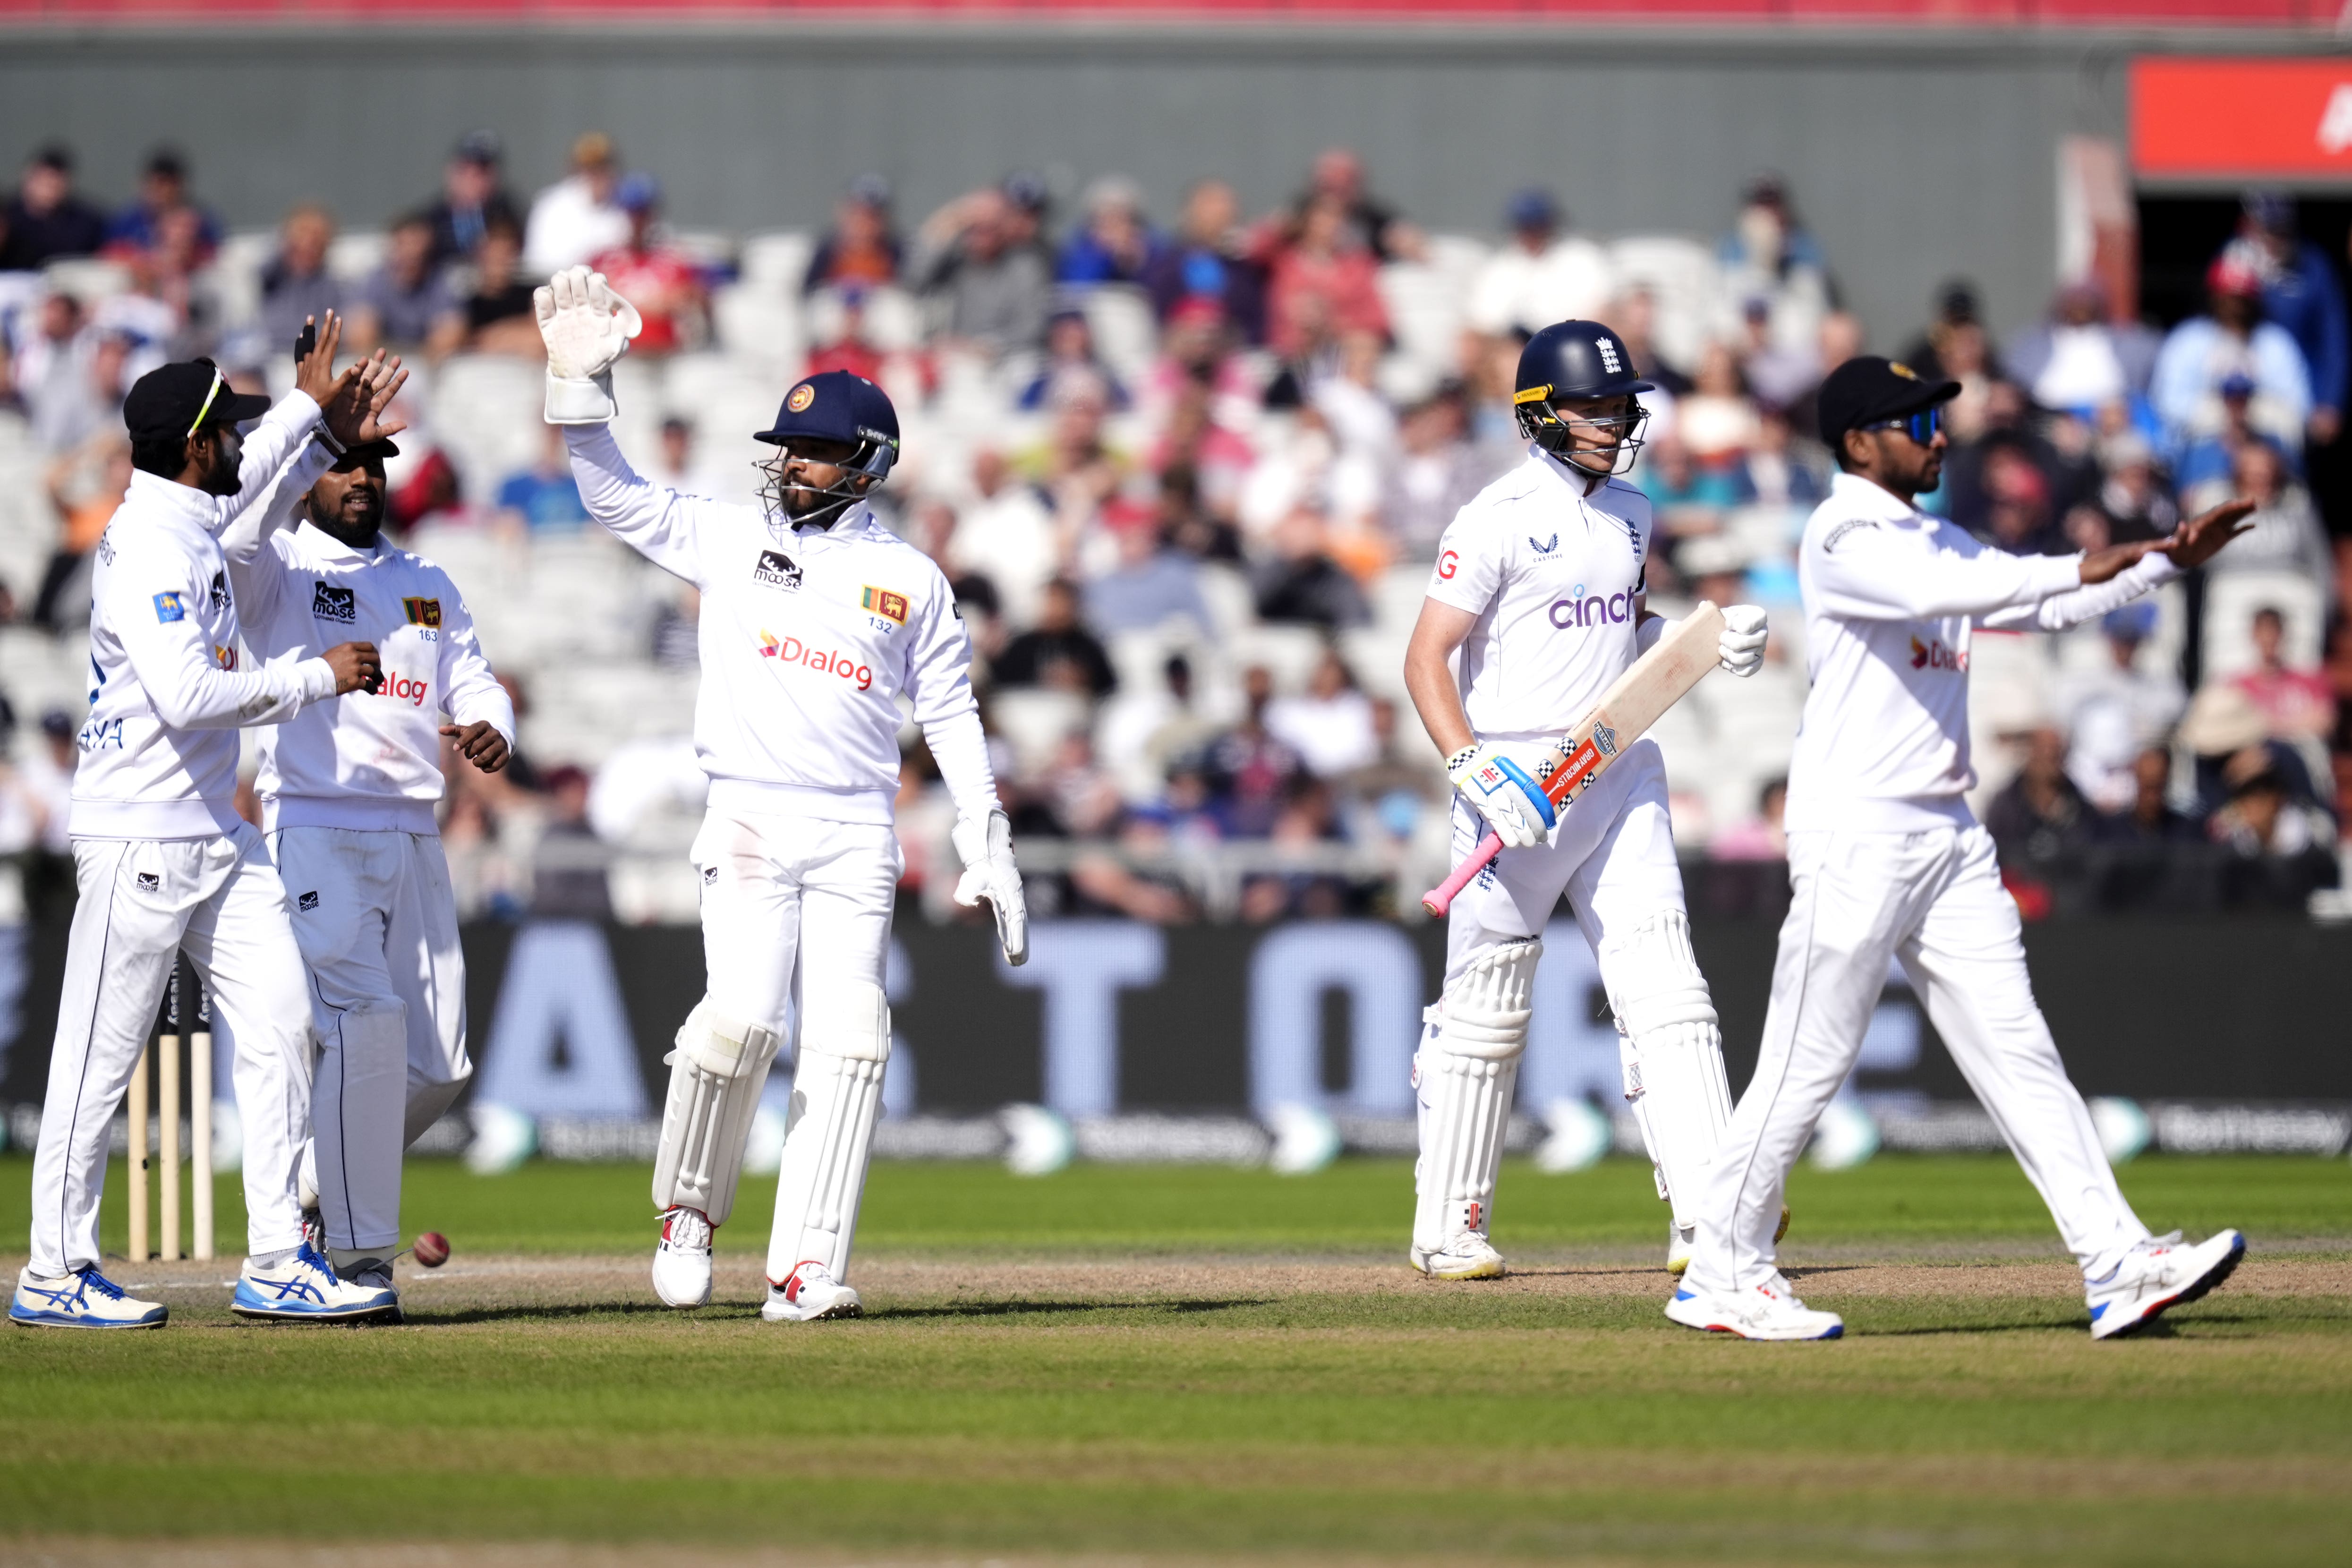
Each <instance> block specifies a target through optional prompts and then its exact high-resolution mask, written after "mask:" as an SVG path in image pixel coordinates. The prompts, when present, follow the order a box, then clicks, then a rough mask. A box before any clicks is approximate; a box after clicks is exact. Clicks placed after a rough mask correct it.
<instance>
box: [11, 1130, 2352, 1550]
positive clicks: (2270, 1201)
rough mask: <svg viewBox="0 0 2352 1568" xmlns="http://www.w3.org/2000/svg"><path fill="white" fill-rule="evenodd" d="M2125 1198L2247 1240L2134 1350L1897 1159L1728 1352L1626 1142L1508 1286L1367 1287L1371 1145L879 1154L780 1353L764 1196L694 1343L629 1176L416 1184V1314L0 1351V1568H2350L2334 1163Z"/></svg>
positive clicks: (1547, 1219)
mask: <svg viewBox="0 0 2352 1568" xmlns="http://www.w3.org/2000/svg"><path fill="white" fill-rule="evenodd" d="M23 1176H24V1172H23V1169H22V1162H19V1161H15V1160H9V1161H0V1183H5V1187H0V1192H5V1204H6V1205H16V1206H17V1212H18V1213H21V1204H22V1201H23V1199H22V1193H23ZM2125 1182H2126V1189H2127V1191H2129V1192H2130V1194H2131V1195H2132V1197H2133V1199H2134V1202H2135V1203H2136V1204H2137V1205H2138V1206H2139V1207H2140V1208H2141V1210H2142V1212H2143V1214H2144V1215H2145V1217H2147V1218H2148V1219H2149V1220H2150V1221H2151V1222H2152V1223H2154V1224H2157V1225H2159V1226H2169V1225H2171V1224H2173V1223H2181V1224H2184V1225H2186V1226H2188V1227H2189V1229H2190V1231H2191V1233H2192V1234H2201V1233H2202V1231H2204V1230H2205V1229H2208V1228H2210V1226H2212V1225H2214V1224H2218V1223H2226V1219H2225V1218H2224V1217H2221V1211H2224V1210H2227V1211H2229V1212H2231V1213H2233V1214H2237V1215H2242V1216H2243V1217H2242V1218H2241V1219H2240V1220H2239V1223H2241V1224H2243V1225H2244V1226H2246V1228H2247V1229H2248V1230H2249V1231H2250V1232H2251V1233H2252V1235H2253V1237H2254V1250H2253V1253H2252V1256H2251V1257H2250V1258H2249V1259H2248V1261H2247V1263H2246V1265H2245V1266H2244V1267H2243V1268H2242V1269H2241V1270H2240V1271H2239V1273H2238V1275H2237V1276H2236V1277H2235V1278H2234V1279H2232V1280H2231V1282H2230V1284H2229V1285H2228V1286H2227V1287H2226V1288H2225V1289H2223V1290H2222V1291H2221V1292H2219V1293H2217V1294H2216V1295H2214V1296H2213V1297H2211V1298H2210V1299H2209V1300H2206V1301H2204V1302H2202V1303H2200V1304H2198V1305H2197V1306H2195V1307H2193V1308H2189V1309H2185V1310H2182V1311H2181V1312H2180V1313H2179V1314H2178V1316H2177V1317H2176V1318H2174V1319H2171V1320H2168V1321H2167V1323H2166V1324H2164V1325H2163V1326H2161V1327H2159V1328H2158V1330H2157V1331H2154V1332H2153V1333H2151V1334H2150V1335H2148V1336H2146V1337H2142V1338H2139V1339H2137V1340H2133V1341H2127V1342H2116V1343H2110V1344H2103V1345H2095V1344H2093V1343H2092V1342H2091V1341H2090V1338H2089V1335H2088V1333H2087V1332H2086V1331H2085V1329H2084V1310H2083V1304H2082V1300H2081V1295H2080V1291H2079V1287H2078V1285H2077V1282H2076V1280H2075V1278H2074V1272H2073V1270H2072V1268H2070V1267H2069V1265H2068V1264H2067V1263H2066V1262H2065V1261H2064V1260H2063V1258H2059V1257H2057V1256H2056V1247H2055V1243H2054V1241H2053V1239H2051V1238H2050V1237H2049V1236H2048V1234H2047V1221H2046V1219H2044V1218H2042V1216H2041V1215H2040V1214H2039V1212H2038V1205H2037V1204H2036V1203H2035V1202H2034V1201H2033V1199H2032V1192H2031V1189H2030V1188H2027V1187H2025V1184H2024V1183H2023V1182H2022V1180H2021V1178H2020V1177H2019V1176H2018V1174H2017V1172H2016V1169H2015V1167H2014V1165H2013V1164H2011V1163H2008V1162H2006V1161H2003V1160H1991V1159H1956V1160H1934V1161H1929V1160H1916V1161H1904V1160H1892V1159H1888V1160H1881V1161H1879V1162H1876V1163H1874V1164H1873V1165H1871V1166H1868V1167H1865V1168H1864V1169H1863V1170H1860V1171H1854V1172H1848V1173H1839V1174H1836V1175H1826V1174H1821V1173H1811V1172H1808V1173H1804V1174H1803V1176H1802V1178H1801V1180H1800V1181H1799V1182H1798V1183H1797V1184H1796V1185H1795V1187H1794V1189H1793V1190H1792V1194H1791V1196H1792V1203H1793V1204H1794V1205H1795V1207H1796V1210H1797V1215H1798V1219H1797V1226H1796V1228H1795V1229H1794V1230H1792V1232H1791V1234H1790V1240H1789V1243H1788V1245H1787V1247H1786V1248H1785V1249H1784V1250H1785V1253H1786V1257H1787V1261H1788V1263H1789V1265H1790V1273H1791V1274H1792V1276H1794V1277H1795V1278H1796V1280H1797V1284H1798V1288H1799V1289H1800V1290H1801V1291H1802V1292H1803V1293H1804V1294H1805V1296H1806V1297H1807V1299H1808V1300H1811V1301H1812V1302H1813V1303H1815V1304H1816V1305H1821V1306H1825V1307H1830V1308H1832V1309H1834V1310H1839V1311H1841V1312H1843V1313H1844V1314H1845V1315H1846V1317H1847V1321H1848V1323H1849V1325H1850V1331H1849V1337H1848V1338H1847V1339H1845V1340H1844V1341H1843V1342H1837V1343H1832V1344H1813V1345H1750V1344H1744V1343H1738V1342H1729V1341H1725V1340H1721V1339H1717V1338H1712V1337H1709V1336H1705V1335H1699V1334H1694V1333H1690V1332H1688V1331H1684V1330H1679V1329H1675V1328H1674V1327H1673V1326H1671V1325H1669V1324H1667V1323H1666V1322H1665V1321H1664V1319H1663V1318H1661V1317H1660V1316H1659V1308H1660V1306H1661V1305H1662V1303H1663V1301H1664V1297H1665V1293H1666V1289H1667V1280H1666V1277H1665V1275H1664V1271H1663V1269H1662V1268H1660V1267H1659V1261H1660V1259H1659V1255H1660V1254H1661V1253H1662V1252H1663V1239H1664V1238H1663V1235H1662V1234H1659V1235H1656V1236H1655V1237H1653V1235H1652V1233H1653V1232H1654V1231H1655V1232H1659V1233H1662V1232H1663V1229H1664V1226H1663V1225H1662V1224H1661V1223H1660V1218H1661V1215H1660V1210H1659V1208H1658V1205H1655V1203H1654V1200H1653V1199H1652V1198H1651V1197H1650V1195H1649V1194H1647V1193H1646V1191H1645V1190H1644V1189H1645V1188H1646V1187H1647V1184H1648V1172H1647V1170H1646V1169H1645V1168H1643V1167H1640V1166H1637V1165H1633V1164H1630V1163H1613V1162H1612V1163H1606V1164H1604V1165H1603V1166H1601V1167H1600V1168H1599V1169H1597V1170H1595V1171H1592V1172H1589V1173H1582V1174H1580V1175H1578V1176H1573V1177H1566V1178H1544V1177H1540V1176H1538V1175H1536V1174H1535V1173H1533V1172H1532V1171H1530V1170H1526V1169H1523V1168H1515V1169H1514V1170H1513V1171H1511V1172H1510V1173H1508V1174H1507V1178H1506V1186H1505V1194H1506V1203H1507V1204H1510V1205H1516V1206H1514V1207H1507V1208H1505V1209H1504V1210H1503V1211H1502V1215H1501V1216H1500V1219H1499V1222H1498V1225H1497V1239H1498V1240H1499V1241H1500V1242H1501V1243H1502V1244H1503V1245H1504V1246H1505V1247H1506V1248H1507V1250H1508V1251H1509V1252H1510V1253H1511V1254H1512V1256H1513V1258H1514V1261H1515V1263H1517V1265H1518V1267H1519V1269H1520V1271H1519V1272H1518V1273H1517V1274H1515V1275H1514V1276H1513V1277H1512V1278H1510V1279H1505V1280H1501V1281H1496V1282H1486V1283H1479V1284H1472V1285H1456V1286H1437V1285H1432V1284H1430V1283H1428V1282H1425V1281H1422V1280H1420V1279H1417V1278H1415V1277H1413V1276H1412V1275H1410V1274H1409V1273H1407V1272H1406V1271H1405V1270H1404V1268H1402V1260H1401V1258H1397V1257H1395V1256H1394V1254H1395V1253H1396V1252H1397V1250H1398V1248H1397V1247H1395V1246H1394V1245H1393V1239H1394V1238H1393V1233H1394V1232H1395V1231H1396V1230H1397V1229H1398V1226H1399V1223H1400V1221H1401V1219H1402V1212H1401V1210H1400V1207H1399V1203H1398V1200H1399V1198H1400V1197H1401V1196H1402V1194H1403V1192H1404V1191H1405V1189H1406V1188H1407V1187H1408V1186H1409V1184H1410V1173H1409V1171H1408V1170H1406V1169H1404V1168H1403V1167H1402V1166H1401V1165H1397V1164H1393V1163H1373V1162H1364V1163H1346V1164H1343V1165H1342V1166H1341V1167H1339V1168H1337V1169H1335V1170H1334V1171H1332V1172H1330V1173H1325V1174H1324V1175H1322V1176H1318V1177H1313V1178H1307V1179H1304V1180H1292V1181H1286V1180H1284V1179H1282V1178H1277V1177H1274V1176H1271V1175H1267V1174H1264V1173H1249V1172H1230V1171H1223V1172H1202V1171H1198V1170H1189V1169H1188V1170H1163V1171H1158V1172H1150V1171H1133V1170H1126V1171H1099V1170H1097V1171H1087V1170H1078V1171H1073V1172H1071V1173H1067V1174H1066V1175H1064V1176H1061V1177H1057V1178H1054V1179H1051V1180H1049V1181H1045V1182H1025V1183H1024V1182H1020V1181H1016V1180H1014V1179H1013V1178H1011V1177H1008V1176H1004V1175H1003V1174H1002V1173H998V1172H995V1171H992V1170H984V1169H977V1168H971V1167H963V1168H941V1167H914V1166H894V1167H889V1168H887V1169H885V1170H883V1171H880V1172H878V1173H877V1181H876V1184H875V1187H874V1192H873V1195H872V1197H871V1199H870V1200H869V1205H868V1208H867V1221H868V1229H867V1236H868V1237H869V1240H870V1246H869V1247H868V1249H867V1252H866V1256H865V1257H864V1258H862V1259H861V1261H860V1263H859V1266H858V1268H857V1273H856V1281H857V1283H858V1285H859V1286H860V1288H861V1289H863V1290H864V1291H865V1293H866V1300H867V1304H868V1308H869V1312H870V1315H869V1316H868V1317H867V1318H866V1319H865V1320H864V1321H858V1322H850V1323H837V1324H819V1325H797V1326H777V1325H766V1324H762V1323H761V1322H760V1321H758V1320H757V1316H756V1306H757V1303H758V1300H759V1299H760V1292H761V1285H760V1280H759V1272H758V1268H759V1258H758V1254H759V1247H760V1245H761V1243H762V1242H763V1241H764V1235H763V1233H764V1230H765V1225H764V1220H765V1218H766V1215H765V1212H764V1211H765V1208H766V1205H765V1204H764V1203H763V1202H761V1201H759V1200H758V1199H757V1198H755V1197H754V1196H753V1195H752V1194H751V1193H748V1192H747V1194H746V1199H745V1202H744V1203H743V1205H742V1206H741V1209H740V1211H739V1216H738V1220H737V1222H736V1223H735V1224H734V1225H733V1226H730V1233H731V1234H725V1235H722V1243H723V1246H722V1249H721V1256H720V1258H719V1300H718V1302H717V1303H716V1304H715V1305H714V1306H712V1307H710V1308H709V1309H706V1310H701V1311H698V1312H693V1313H684V1314H679V1313H669V1312H665V1311H662V1310H659V1309H657V1308H656V1307H655V1306H653V1304H652V1301H651V1297H650V1293H649V1291H648V1290H647V1289H646V1283H645V1276H644V1270H645V1252H646V1247H648V1246H649V1242H650V1227H649V1226H647V1225H646V1211H645V1210H644V1208H643V1206H642V1205H644V1201H645V1200H644V1173H643V1172H642V1171H638V1170H631V1169H628V1168H620V1169H612V1168H606V1169H602V1170H598V1169H594V1168H590V1169H585V1170H581V1169H573V1170H564V1169H560V1168H551V1167H534V1168H532V1169H530V1170H528V1171H526V1172H524V1173H519V1174H518V1175H516V1176H513V1177H507V1178H499V1179H495V1180H478V1179H475V1178H470V1177H467V1176H465V1175H464V1174H463V1173H460V1172H457V1171H456V1170H455V1169H454V1168H452V1167H439V1166H425V1167H422V1168H420V1169H419V1171H418V1173H417V1176H416V1179H415V1181H413V1182H412V1184H411V1186H410V1191H409V1200H410V1201H409V1219H410V1223H411V1225H412V1226H415V1227H417V1228H425V1227H431V1228H436V1229H443V1230H446V1231H447V1232H448V1233H449V1235H450V1237H451V1239H452V1241H453V1242H454V1243H455V1244H456V1245H457V1258H455V1259H454V1260H453V1261H452V1262H451V1263H450V1265H449V1266H448V1267H447V1268H443V1269H441V1270H439V1271H437V1272H434V1273H426V1272H425V1271H422V1270H416V1269H413V1268H404V1272H403V1283H404V1289H406V1291H407V1298H408V1302H409V1306H410V1309H411V1322H410V1323H409V1324H408V1325H407V1326H405V1327H403V1328H398V1329H376V1330H368V1331H354V1330H278V1329H264V1328H257V1327H253V1326H248V1325H243V1324H239V1323H236V1321H234V1320H233V1319H232V1318H231V1317H230V1316H229V1314H228V1313H227V1310H226V1289H224V1288H223V1286H222V1284H221V1281H224V1280H226V1279H228V1278H229V1277H230V1276H231V1274H232V1273H233V1271H234V1269H233V1265H223V1264H218V1263H215V1264H210V1265H196V1264H173V1265H163V1264H154V1263H150V1264H146V1265H128V1264H125V1265H120V1266H117V1269H118V1277H119V1278H122V1279H126V1280H128V1281H137V1282H139V1283H141V1284H142V1285H144V1286H146V1287H148V1288H149V1289H152V1291H153V1293H154V1294H156V1295H158V1296H159V1297H161V1298H162V1299H163V1300H167V1301H169V1302H170V1303H171V1304H172V1307H173V1319H174V1322H173V1327H172V1328H171V1329H169V1330H167V1331H164V1332H163V1333H160V1334H141V1335H129V1334H123V1335H68V1334H61V1333H50V1334H36V1333H31V1332H26V1331H12V1332H10V1333H9V1334H8V1335H7V1336H6V1337H5V1339H0V1564H5V1563H20V1562H21V1563H35V1562H56V1563H98V1562H110V1563H120V1562H146V1563H172V1564H184V1565H186V1568H196V1565H198V1564H207V1565H208V1564H212V1563H229V1562H232V1561H234V1562H236V1563H240V1564H248V1565H261V1568H276V1565H278V1564H285V1565H289V1568H291V1565H294V1564H309V1563H329V1562H336V1563H359V1564H363V1565H365V1568H377V1565H383V1568H392V1565H394V1564H400V1565H406V1564H411V1563H415V1564H426V1563H434V1564H450V1565H453V1568H457V1565H462V1568H507V1565H512V1568H535V1565H537V1564H540V1563H556V1562H559V1561H561V1562H564V1563H591V1564H601V1563H608V1562H609V1563H620V1562H622V1561H624V1560H625V1559H626V1560H631V1561H635V1560H641V1559H642V1558H643V1556H644V1555H645V1553H646V1552H648V1551H656V1550H657V1551H658V1552H659V1554H660V1555H661V1557H662V1559H663V1560H664V1561H674V1562H677V1563H687V1564H703V1563H712V1564H717V1563H772V1564H778V1565H783V1564H793V1565H795V1568H797V1565H799V1564H803V1563H807V1564H817V1563H845V1562H852V1561H856V1562H870V1563H894V1562H905V1563H944V1562H957V1561H962V1562H978V1561H982V1560H1004V1561H1043V1560H1053V1561H1065V1562H1066V1561H1090V1562H1091V1561H1101V1562H1109V1561H1135V1560H1138V1559H1141V1558H1149V1559H1150V1560H1152V1561H1155V1562H1174V1561H1187V1560H1206V1559H1210V1558H1219V1559H1227V1560H1230V1559H1232V1558H1234V1557H1244V1558H1255V1557H1271V1556H1284V1557H1304V1558H1309V1559H1316V1560H1325V1561H1335V1562H1336V1561H1361V1560H1368V1559H1372V1558H1382V1559H1394V1558H1401V1557H1421V1556H1426V1555H1430V1554H1433V1553H1445V1554H1449V1555H1453V1554H1459V1553H1462V1552H1476V1553H1477V1554H1479V1555H1490V1556H1502V1557H1527V1558H1559V1557H1574V1558H1583V1559H1589V1560H1601V1561H1628V1562H1630V1561H1635V1560H1639V1561H1643V1562H1680V1561H1691V1562H1696V1561H1701V1560H1704V1561H1707V1562H1711V1563H1727V1562H1728V1563H1745V1562H1774V1563H1790V1562H1799V1561H1803V1562H1839V1563H1843V1562H1853V1561H1864V1560H1867V1561H1878V1560H1884V1559H1885V1558H1888V1557H1895V1558H1898V1559H1903V1560H1906V1561H1922V1562H1931V1563H1942V1562H2024V1563H2044V1562H2048V1563H2059V1562H2064V1563H2111V1562H2112V1563H2136V1564H2137V1563H2175V1562H2178V1563H2189V1562H2200V1563H2209V1562H2212V1561H2231V1560H2234V1559H2237V1558H2239V1557H2242V1556H2243V1555H2245V1554H2246V1553H2247V1552H2251V1551H2252V1550H2255V1547H2254V1542H2257V1541H2259V1542H2260V1546H2259V1550H2260V1552H2261V1554H2262V1556H2263V1558H2264V1559H2265V1561H2266V1562H2270V1563H2302V1562H2315V1563H2317V1562H2330V1563H2333V1562H2338V1561H2340V1560H2341V1552H2342V1543H2343V1542H2344V1541H2345V1540H2346V1539H2347V1535H2348V1534H2352V1501H2347V1499H2352V1165H2347V1163H2344V1162H2317V1161H2308V1162H2305V1161H2288V1160H2268V1161H2264V1160H2244V1161H2237V1160H2228V1161H2221V1160H2217V1161H2206V1162H2192V1161H2147V1162H2142V1163H2138V1164H2136V1165H2134V1166H2131V1167H2127V1168H2126V1172H2125ZM2020 1197H2021V1201H2020ZM626 1204H634V1205H637V1206H635V1207H629V1206H625V1205H626ZM109 1205H110V1210H117V1211H119V1206H120V1199H119V1197H117V1196H112V1195H110V1199H109ZM534 1209H535V1210H536V1211H537V1217H536V1218H534V1217H533V1215H532V1213H531V1212H530V1211H531V1210H534ZM608 1209H614V1210H615V1212H613V1213H609V1214H608V1213H607V1212H606V1211H607V1210H608ZM118 1217H119V1215H118ZM1162 1217H1164V1218H1165V1219H1166V1221H1167V1223H1166V1224H1164V1225H1158V1224H1155V1221H1156V1220H1158V1219H1160V1218H1162ZM15 1218H16V1215H14V1214H10V1213H9V1212H7V1209H6V1208H5V1207H0V1224H5V1223H9V1222H11V1221H13V1220H14V1219H15ZM1310 1227H1312V1228H1319V1229H1320V1230H1321V1231H1322V1232H1323V1233H1324V1234H1325V1235H1326V1237H1327V1239H1326V1241H1325V1243H1324V1245H1322V1246H1320V1247H1312V1246H1308V1245H1304V1244H1302V1239H1301V1237H1300V1236H1299V1235H1298V1231H1299V1230H1300V1229H1302V1228H1310ZM1515 1227H1516V1228H1515ZM1154 1229H1158V1230H1160V1231H1167V1232H1173V1233H1175V1239H1174V1240H1173V1242H1172V1243H1171V1241H1168V1240H1164V1239H1163V1240H1161V1241H1160V1245H1158V1246H1157V1247H1153V1246H1150V1245H1149V1244H1148V1243H1146V1244H1142V1245H1139V1243H1141V1242H1143V1237H1140V1236H1139V1234H1138V1233H1139V1231H1151V1230H1154ZM632 1233H635V1234H634V1236H633V1235H632ZM5 1234H7V1233H5V1232H0V1235H5ZM2266 1237H2267V1238H2270V1239H2266ZM473 1238H480V1240H474V1239H473ZM632 1243H633V1244H632ZM624 1248H625V1249H624ZM15 1262H16V1259H13V1258H12V1259H9V1260H8V1266H9V1267H11V1268H13V1267H14V1265H15Z"/></svg>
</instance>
